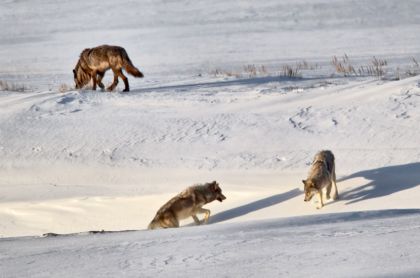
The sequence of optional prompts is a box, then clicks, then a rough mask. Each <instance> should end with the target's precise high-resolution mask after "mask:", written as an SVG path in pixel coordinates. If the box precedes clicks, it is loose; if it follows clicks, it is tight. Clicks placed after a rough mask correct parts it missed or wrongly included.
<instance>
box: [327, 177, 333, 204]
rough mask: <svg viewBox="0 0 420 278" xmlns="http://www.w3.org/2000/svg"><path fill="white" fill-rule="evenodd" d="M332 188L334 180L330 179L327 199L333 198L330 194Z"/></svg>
mask: <svg viewBox="0 0 420 278" xmlns="http://www.w3.org/2000/svg"><path fill="white" fill-rule="evenodd" d="M331 188H332V182H331V181H330V182H329V183H328V185H327V194H326V195H327V200H329V199H331V196H330V194H331Z"/></svg>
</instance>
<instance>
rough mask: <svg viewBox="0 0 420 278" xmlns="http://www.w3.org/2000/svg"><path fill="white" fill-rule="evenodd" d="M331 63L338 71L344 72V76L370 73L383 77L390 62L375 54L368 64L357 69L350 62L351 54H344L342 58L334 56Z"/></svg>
mask: <svg viewBox="0 0 420 278" xmlns="http://www.w3.org/2000/svg"><path fill="white" fill-rule="evenodd" d="M331 64H332V65H333V67H334V69H335V71H336V72H337V73H340V74H343V75H344V76H351V75H354V76H357V75H359V76H366V75H369V76H378V77H382V76H383V75H384V74H385V67H386V66H387V65H388V62H387V60H385V59H379V58H376V57H375V56H374V57H373V58H372V59H371V60H370V61H369V63H368V64H367V65H365V66H359V67H358V68H357V69H355V67H354V66H353V65H352V63H351V62H350V58H349V56H347V54H344V55H343V57H341V58H338V57H337V56H333V57H332V60H331Z"/></svg>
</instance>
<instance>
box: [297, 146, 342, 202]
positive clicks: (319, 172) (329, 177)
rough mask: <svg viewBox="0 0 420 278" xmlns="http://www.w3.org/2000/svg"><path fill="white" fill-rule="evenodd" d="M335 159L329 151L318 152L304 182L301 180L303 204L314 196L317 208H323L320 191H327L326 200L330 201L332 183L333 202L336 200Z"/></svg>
mask: <svg viewBox="0 0 420 278" xmlns="http://www.w3.org/2000/svg"><path fill="white" fill-rule="evenodd" d="M334 160H335V158H334V154H333V153H332V152H331V151H328V150H325V151H320V152H318V153H317V154H316V155H315V157H314V160H313V162H312V165H311V169H310V171H309V174H308V178H307V179H306V180H302V182H303V184H304V191H305V199H304V201H305V202H308V201H310V200H311V199H312V197H313V196H314V195H315V194H316V195H318V198H319V203H318V206H317V208H318V209H320V208H322V207H323V206H324V202H323V200H322V189H323V188H326V189H327V192H326V193H327V194H326V195H327V199H330V193H331V188H332V184H333V183H334V187H335V188H334V189H335V190H334V197H333V199H334V200H337V199H338V190H337V183H336V176H335V161H334Z"/></svg>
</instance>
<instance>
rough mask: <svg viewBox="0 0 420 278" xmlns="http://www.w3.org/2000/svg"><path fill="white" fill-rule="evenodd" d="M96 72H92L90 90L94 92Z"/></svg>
mask: <svg viewBox="0 0 420 278" xmlns="http://www.w3.org/2000/svg"><path fill="white" fill-rule="evenodd" d="M96 74H97V73H96V71H95V70H94V71H93V72H92V82H93V87H92V90H94V91H96Z"/></svg>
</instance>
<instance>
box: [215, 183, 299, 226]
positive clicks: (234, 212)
mask: <svg viewBox="0 0 420 278" xmlns="http://www.w3.org/2000/svg"><path fill="white" fill-rule="evenodd" d="M300 194H302V192H301V191H300V190H299V189H297V188H296V189H293V190H290V191H287V192H284V193H281V194H276V195H273V196H270V197H267V198H264V199H261V200H258V201H255V202H252V203H249V204H246V205H242V206H239V207H236V208H232V209H229V210H226V211H223V212H219V213H217V214H215V215H213V216H210V219H209V223H210V224H213V223H218V222H223V221H226V220H229V219H232V218H236V217H240V216H243V215H245V214H248V213H251V212H254V211H257V210H260V209H264V208H267V207H270V206H275V205H277V204H279V203H281V202H285V201H287V200H289V199H292V198H294V197H296V196H298V195H300Z"/></svg>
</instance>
